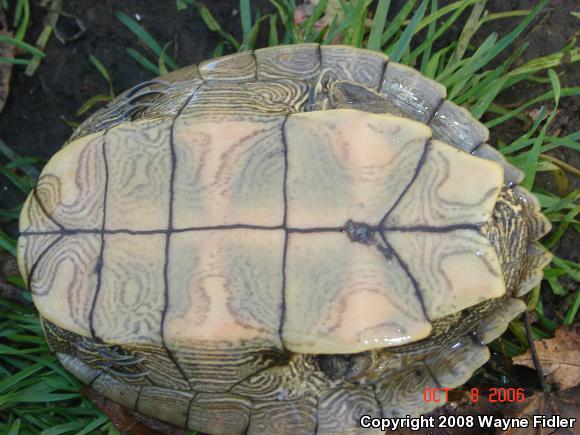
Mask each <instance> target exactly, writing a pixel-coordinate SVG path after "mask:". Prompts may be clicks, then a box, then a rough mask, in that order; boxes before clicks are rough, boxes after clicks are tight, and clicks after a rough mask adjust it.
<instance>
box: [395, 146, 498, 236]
mask: <svg viewBox="0 0 580 435" xmlns="http://www.w3.org/2000/svg"><path fill="white" fill-rule="evenodd" d="M502 184H503V171H502V168H501V166H499V165H498V164H497V163H495V162H491V161H487V160H484V159H480V158H477V157H474V156H471V155H469V154H467V153H464V152H461V151H459V150H457V149H456V148H454V147H452V146H450V145H447V144H446V143H443V142H440V141H437V140H434V141H432V142H430V144H429V147H428V149H427V153H426V156H425V159H424V162H423V164H422V166H421V168H420V170H419V173H418V175H417V177H416V178H415V179H414V180H413V183H412V185H411V186H410V187H409V189H408V190H407V191H406V192H405V194H404V195H403V196H402V197H401V199H400V201H399V202H398V203H397V204H396V205H395V207H394V209H393V210H391V211H390V212H389V215H388V217H387V219H386V221H385V225H386V226H387V227H416V226H434V227H446V226H452V225H466V224H472V225H483V224H485V223H486V222H488V221H489V220H490V218H491V214H492V212H493V208H494V205H495V203H496V201H497V197H498V195H499V192H500V188H501V186H502Z"/></svg>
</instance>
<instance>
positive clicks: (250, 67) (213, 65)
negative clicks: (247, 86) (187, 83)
mask: <svg viewBox="0 0 580 435" xmlns="http://www.w3.org/2000/svg"><path fill="white" fill-rule="evenodd" d="M199 74H200V75H201V77H202V78H203V80H205V81H228V82H243V81H249V80H253V79H255V78H256V59H255V58H254V56H253V55H252V53H250V52H241V53H235V54H230V55H228V56H222V57H218V58H216V59H210V60H206V61H203V62H201V63H200V64H199Z"/></svg>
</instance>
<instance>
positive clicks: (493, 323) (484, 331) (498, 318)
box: [475, 298, 526, 344]
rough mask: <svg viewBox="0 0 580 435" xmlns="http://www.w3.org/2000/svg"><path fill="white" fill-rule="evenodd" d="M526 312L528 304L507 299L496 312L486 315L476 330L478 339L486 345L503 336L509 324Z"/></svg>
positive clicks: (519, 300) (518, 300)
mask: <svg viewBox="0 0 580 435" xmlns="http://www.w3.org/2000/svg"><path fill="white" fill-rule="evenodd" d="M525 310H526V304H525V302H524V301H522V300H521V299H515V298H506V299H505V301H503V303H502V304H500V305H499V306H498V307H497V308H496V309H495V310H493V311H491V312H490V313H488V314H487V315H486V318H485V319H484V320H483V321H481V322H480V323H479V325H478V326H477V328H476V329H475V332H476V335H477V337H479V338H480V339H481V340H482V341H483V342H484V343H485V344H489V343H491V342H492V341H493V340H495V339H496V338H498V337H499V336H501V335H502V334H503V333H504V332H505V331H506V329H507V328H508V325H509V323H510V322H511V321H512V320H513V319H515V318H516V317H518V316H519V315H520V314H521V313H523V312H524V311H525Z"/></svg>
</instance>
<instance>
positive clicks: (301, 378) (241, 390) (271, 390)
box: [231, 354, 328, 402]
mask: <svg viewBox="0 0 580 435" xmlns="http://www.w3.org/2000/svg"><path fill="white" fill-rule="evenodd" d="M290 355H291V356H290V357H288V358H287V359H286V360H285V361H284V364H274V365H272V366H271V367H268V368H266V369H263V370H260V371H256V372H255V373H254V374H253V375H252V376H248V377H247V378H246V379H244V380H243V381H242V382H239V383H238V384H236V385H235V386H234V387H233V388H232V389H231V392H232V393H235V394H239V395H241V396H244V397H247V398H249V399H251V400H253V401H274V402H275V401H293V400H298V399H301V398H303V397H304V396H305V395H309V394H310V393H311V392H312V391H319V390H320V389H321V388H324V387H326V386H327V385H328V378H327V377H326V376H325V374H324V373H322V372H321V371H319V370H317V366H316V364H315V362H314V360H313V358H311V357H309V356H308V355H304V354H290Z"/></svg>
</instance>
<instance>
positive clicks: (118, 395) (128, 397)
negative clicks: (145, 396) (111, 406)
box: [91, 372, 142, 410]
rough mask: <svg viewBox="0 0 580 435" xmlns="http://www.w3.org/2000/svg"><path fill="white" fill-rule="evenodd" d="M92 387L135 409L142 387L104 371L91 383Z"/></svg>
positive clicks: (107, 396)
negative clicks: (126, 382)
mask: <svg viewBox="0 0 580 435" xmlns="http://www.w3.org/2000/svg"><path fill="white" fill-rule="evenodd" d="M91 388H93V389H94V390H96V391H97V392H99V393H101V394H102V395H103V396H105V397H106V398H108V399H111V400H112V401H114V402H117V403H119V404H120V405H123V406H124V407H126V408H129V409H132V410H134V409H135V408H136V405H137V399H138V397H139V391H140V390H141V388H142V387H134V386H132V385H128V384H125V383H124V382H119V381H117V380H116V379H115V378H113V377H111V376H109V375H108V374H107V373H105V372H104V373H103V374H102V375H100V376H99V377H98V378H97V379H95V381H94V382H93V383H92V384H91Z"/></svg>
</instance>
